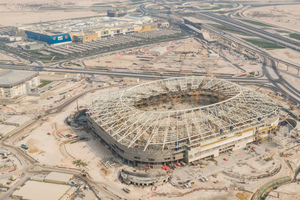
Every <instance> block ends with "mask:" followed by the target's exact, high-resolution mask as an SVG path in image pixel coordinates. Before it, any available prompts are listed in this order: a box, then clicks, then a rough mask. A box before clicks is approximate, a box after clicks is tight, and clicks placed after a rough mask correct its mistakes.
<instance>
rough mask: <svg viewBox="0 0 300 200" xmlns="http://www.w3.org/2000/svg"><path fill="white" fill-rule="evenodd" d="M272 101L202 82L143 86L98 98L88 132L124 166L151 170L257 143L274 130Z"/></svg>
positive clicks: (224, 84)
mask: <svg viewBox="0 0 300 200" xmlns="http://www.w3.org/2000/svg"><path fill="white" fill-rule="evenodd" d="M278 112H279V111H278V106H277V103H276V102H275V101H273V100H272V99H271V98H269V97H268V96H266V95H263V94H261V93H257V92H255V91H252V90H251V89H248V88H246V87H243V86H240V85H237V84H235V83H232V82H229V81H226V80H222V79H217V78H211V77H203V76H198V77H195V76H189V77H182V78H171V79H164V80H157V81H153V82H148V83H145V84H141V85H138V86H134V87H132V88H128V89H125V90H120V91H119V92H116V93H114V94H110V95H103V96H101V97H99V99H97V100H96V101H94V102H93V104H92V105H91V106H90V107H89V109H88V110H87V119H88V126H89V128H90V129H91V130H92V131H93V133H94V134H95V135H96V136H97V137H99V138H101V141H102V142H103V143H104V144H105V145H106V146H107V147H108V148H109V149H110V150H111V151H112V152H113V153H114V154H115V155H117V156H119V157H121V158H122V159H123V161H124V162H125V163H128V164H132V165H133V166H144V165H148V166H153V167H154V166H155V165H161V164H171V163H176V162H185V163H188V164H189V163H191V162H195V161H198V160H200V159H203V158H210V157H216V156H218V155H220V154H222V153H225V152H228V151H234V150H237V149H240V148H244V147H245V146H247V145H248V144H249V143H251V142H253V141H256V140H263V139H265V138H267V137H268V136H269V135H270V134H272V133H273V130H274V128H275V127H276V126H277V125H278V121H279V114H278Z"/></svg>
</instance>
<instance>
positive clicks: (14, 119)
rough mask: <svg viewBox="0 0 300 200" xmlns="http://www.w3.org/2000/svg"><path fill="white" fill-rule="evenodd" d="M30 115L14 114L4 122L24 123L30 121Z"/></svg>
mask: <svg viewBox="0 0 300 200" xmlns="http://www.w3.org/2000/svg"><path fill="white" fill-rule="evenodd" d="M29 120H30V117H28V116H26V115H14V116H12V117H10V118H8V119H7V120H5V121H4V122H3V124H17V125H22V124H24V123H25V122H27V121H29Z"/></svg>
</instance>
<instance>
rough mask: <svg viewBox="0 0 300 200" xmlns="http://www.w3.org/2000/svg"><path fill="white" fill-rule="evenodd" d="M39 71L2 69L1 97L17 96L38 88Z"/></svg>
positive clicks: (0, 80)
mask: <svg viewBox="0 0 300 200" xmlns="http://www.w3.org/2000/svg"><path fill="white" fill-rule="evenodd" d="M39 85H40V78H39V73H38V72H34V71H24V70H7V69H4V70H0V98H16V97H19V96H23V95H26V94H28V93H31V92H34V91H36V90H37V88H38V86H39Z"/></svg>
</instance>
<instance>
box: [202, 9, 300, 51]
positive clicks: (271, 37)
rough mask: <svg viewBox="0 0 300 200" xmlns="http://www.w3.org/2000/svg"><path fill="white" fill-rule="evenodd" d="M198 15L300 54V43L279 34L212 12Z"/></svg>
mask: <svg viewBox="0 0 300 200" xmlns="http://www.w3.org/2000/svg"><path fill="white" fill-rule="evenodd" d="M197 14H199V15H200V16H204V17H206V18H208V19H210V20H212V21H215V22H218V23H220V24H222V25H225V26H228V27H231V28H234V29H237V30H241V31H244V32H246V33H252V34H254V35H256V36H258V37H260V38H262V39H265V40H268V41H271V42H274V43H277V44H279V45H282V46H285V47H287V48H290V49H293V50H296V51H299V52H300V42H297V41H294V40H291V39H289V38H285V37H283V36H281V35H278V34H274V33H270V32H268V31H265V30H263V29H260V28H256V27H254V26H251V25H249V24H248V23H246V22H241V21H238V20H234V19H233V18H228V17H226V18H225V17H224V16H219V15H216V14H213V13H210V12H198V13H197Z"/></svg>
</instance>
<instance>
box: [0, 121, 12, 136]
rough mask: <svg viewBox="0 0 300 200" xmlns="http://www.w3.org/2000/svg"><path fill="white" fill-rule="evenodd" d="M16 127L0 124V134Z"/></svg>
mask: <svg viewBox="0 0 300 200" xmlns="http://www.w3.org/2000/svg"><path fill="white" fill-rule="evenodd" d="M15 128H16V127H15V126H11V125H4V124H0V135H2V136H3V135H5V134H7V133H9V132H10V131H12V130H14V129H15Z"/></svg>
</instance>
